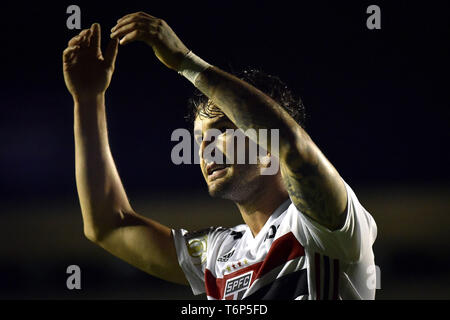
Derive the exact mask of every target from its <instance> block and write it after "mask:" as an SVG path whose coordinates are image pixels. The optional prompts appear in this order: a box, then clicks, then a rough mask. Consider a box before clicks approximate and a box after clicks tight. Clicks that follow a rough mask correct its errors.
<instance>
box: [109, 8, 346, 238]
mask: <svg viewBox="0 0 450 320" xmlns="http://www.w3.org/2000/svg"><path fill="white" fill-rule="evenodd" d="M111 32H112V33H111V37H112V38H119V39H120V44H126V43H129V42H132V41H137V40H138V41H143V42H145V43H147V44H148V45H149V46H151V47H152V49H153V51H154V53H155V55H156V57H157V58H158V59H159V60H160V61H161V62H162V63H163V64H164V65H165V66H167V67H168V68H170V69H173V70H178V68H179V67H180V65H181V63H182V61H183V59H184V57H185V55H186V54H187V53H188V51H189V50H188V48H187V47H186V46H185V45H184V44H183V42H181V40H180V39H179V38H178V37H177V35H176V34H175V33H174V31H173V30H172V29H171V28H170V27H169V25H168V24H167V23H166V22H165V21H164V20H161V19H159V18H156V17H153V16H151V15H149V14H147V13H143V12H138V13H133V14H129V15H126V16H125V17H123V18H122V19H119V20H118V23H117V25H116V26H115V27H114V28H113V29H112V30H111ZM195 86H196V87H197V88H198V89H199V90H200V91H202V92H203V93H204V94H205V95H206V96H208V97H209V98H210V100H211V101H212V102H213V103H214V104H215V105H216V106H217V107H219V108H220V109H221V110H222V111H223V112H224V113H225V114H226V116H227V117H228V118H229V119H230V120H231V121H232V122H233V123H234V124H235V125H236V126H237V127H238V128H240V129H242V130H244V131H245V130H247V129H249V128H253V129H279V134H280V141H279V144H280V145H279V146H280V150H279V154H273V155H274V156H278V157H279V159H280V167H281V174H282V178H283V180H284V183H285V185H286V187H287V190H288V192H289V195H290V197H291V199H292V200H293V202H294V204H295V206H296V207H297V208H298V209H299V210H300V211H301V212H303V213H304V214H306V215H308V216H309V217H311V218H312V219H314V220H316V221H318V222H319V223H321V224H322V225H324V226H326V227H328V228H329V229H333V230H334V229H337V228H340V227H341V226H342V225H343V222H344V221H345V214H344V213H345V207H346V203H347V191H346V188H345V185H344V183H343V181H342V179H341V178H340V176H339V174H338V173H337V171H336V170H335V168H334V167H333V166H332V165H331V164H330V162H329V161H328V160H327V159H326V158H325V156H324V155H323V154H322V153H321V152H320V150H319V149H318V148H317V146H316V145H315V144H314V143H313V142H312V140H311V138H310V137H309V136H308V134H307V133H306V132H305V131H304V130H303V129H302V128H301V126H300V125H298V124H297V123H296V122H295V120H294V119H292V117H291V116H290V115H289V114H288V113H287V112H286V111H285V110H284V109H283V108H282V107H281V106H280V105H279V104H278V103H276V102H275V101H274V100H272V99H271V98H270V97H269V96H267V95H265V94H264V93H262V92H261V91H259V90H258V89H256V88H255V87H253V86H251V85H250V84H248V83H246V82H244V81H241V80H239V79H238V78H236V77H234V76H232V75H230V74H228V73H226V72H224V71H222V70H220V69H218V68H216V67H210V68H208V69H206V70H205V71H203V72H202V73H200V75H199V76H198V77H197V78H196V80H195ZM268 148H269V150H270V143H269V144H268Z"/></svg>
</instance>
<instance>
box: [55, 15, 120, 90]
mask: <svg viewBox="0 0 450 320" xmlns="http://www.w3.org/2000/svg"><path fill="white" fill-rule="evenodd" d="M100 37H101V32H100V25H99V24H98V23H95V24H93V25H92V26H91V28H90V29H85V30H83V31H81V32H80V34H79V35H77V36H75V37H73V38H72V39H71V40H70V41H69V45H68V47H67V48H66V49H65V50H64V52H63V70H64V81H65V82H66V86H67V89H68V90H69V92H70V93H71V94H72V96H73V97H74V98H80V97H92V96H96V95H99V94H104V93H105V91H106V89H107V88H108V86H109V83H110V81H111V76H112V74H113V72H114V65H115V61H116V56H117V48H118V41H117V40H115V39H113V40H111V41H110V43H109V44H108V48H107V49H106V51H105V55H102V51H101V46H100V43H101V41H100Z"/></svg>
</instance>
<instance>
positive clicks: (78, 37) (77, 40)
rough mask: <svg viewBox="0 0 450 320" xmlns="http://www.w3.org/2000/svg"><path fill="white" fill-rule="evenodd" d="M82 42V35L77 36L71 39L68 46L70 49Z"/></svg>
mask: <svg viewBox="0 0 450 320" xmlns="http://www.w3.org/2000/svg"><path fill="white" fill-rule="evenodd" d="M80 40H81V37H80V35H77V36H75V37H73V38H72V39H70V40H69V42H68V43H67V45H68V46H69V47H73V46H75V45H77V44H79V43H80Z"/></svg>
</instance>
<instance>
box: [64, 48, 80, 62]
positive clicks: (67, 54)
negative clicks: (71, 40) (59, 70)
mask: <svg viewBox="0 0 450 320" xmlns="http://www.w3.org/2000/svg"><path fill="white" fill-rule="evenodd" d="M79 49H80V46H73V47H67V48H66V49H65V50H64V51H63V61H64V62H68V61H70V60H72V59H73V57H74V56H75V54H76V53H77V52H78V50H79Z"/></svg>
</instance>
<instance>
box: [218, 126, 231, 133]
mask: <svg viewBox="0 0 450 320" xmlns="http://www.w3.org/2000/svg"><path fill="white" fill-rule="evenodd" d="M217 129H218V130H219V131H220V132H222V133H225V132H226V131H227V129H229V128H228V127H219V128H217Z"/></svg>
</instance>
